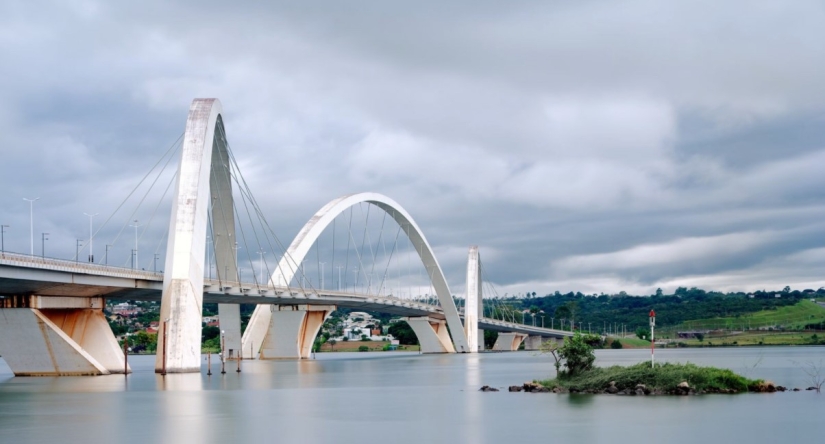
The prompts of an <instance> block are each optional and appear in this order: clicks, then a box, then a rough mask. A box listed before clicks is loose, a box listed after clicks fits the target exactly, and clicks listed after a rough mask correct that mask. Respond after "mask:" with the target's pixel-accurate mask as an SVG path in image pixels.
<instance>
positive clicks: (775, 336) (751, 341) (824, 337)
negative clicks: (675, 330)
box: [678, 330, 825, 347]
mask: <svg viewBox="0 0 825 444" xmlns="http://www.w3.org/2000/svg"><path fill="white" fill-rule="evenodd" d="M814 334H816V338H815V339H814ZM704 339H705V340H704V341H701V342H700V341H699V340H697V339H680V340H678V341H679V342H684V343H685V344H686V345H687V346H689V347H706V346H745V345H821V344H825V333H822V332H820V333H801V332H778V331H772V332H767V331H753V330H750V331H746V332H741V333H721V334H710V335H706V336H705V338H704Z"/></svg>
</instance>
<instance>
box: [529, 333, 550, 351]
mask: <svg viewBox="0 0 825 444" xmlns="http://www.w3.org/2000/svg"><path fill="white" fill-rule="evenodd" d="M546 341H548V339H545V338H542V337H541V336H528V337H527V338H526V339H525V340H524V349H525V350H532V351H536V350H541V344H542V343H544V342H546Z"/></svg>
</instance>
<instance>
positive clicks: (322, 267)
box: [321, 262, 327, 290]
mask: <svg viewBox="0 0 825 444" xmlns="http://www.w3.org/2000/svg"><path fill="white" fill-rule="evenodd" d="M326 264H327V263H326V262H321V290H323V289H324V269H325V267H324V266H325V265H326Z"/></svg>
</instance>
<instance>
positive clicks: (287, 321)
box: [250, 305, 335, 359]
mask: <svg viewBox="0 0 825 444" xmlns="http://www.w3.org/2000/svg"><path fill="white" fill-rule="evenodd" d="M271 307H272V316H271V317H270V319H269V329H268V332H267V335H266V336H265V337H264V339H263V344H261V348H260V350H261V353H260V359H309V358H310V357H311V354H312V345H313V344H314V343H315V337H316V336H318V331H319V330H320V329H321V325H323V323H324V321H325V320H326V319H327V318H328V317H329V315H330V314H332V312H333V311H335V306H333V305H272V306H271ZM252 346H253V344H250V347H252Z"/></svg>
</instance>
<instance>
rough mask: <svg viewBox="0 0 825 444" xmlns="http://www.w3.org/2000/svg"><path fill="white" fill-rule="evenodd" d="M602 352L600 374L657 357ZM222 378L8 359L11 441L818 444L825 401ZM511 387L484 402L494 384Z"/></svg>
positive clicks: (751, 359)
mask: <svg viewBox="0 0 825 444" xmlns="http://www.w3.org/2000/svg"><path fill="white" fill-rule="evenodd" d="M648 353H649V352H648V351H645V350H600V351H598V352H597V363H598V364H600V365H610V364H631V363H635V362H639V361H642V360H645V359H648V358H649V354H648ZM657 359H659V360H667V361H678V362H686V361H690V362H694V363H697V364H706V365H714V366H719V367H727V368H731V369H733V370H735V371H737V372H740V373H748V376H750V377H757V378H764V379H770V380H772V381H774V382H776V383H778V384H781V385H785V386H788V387H800V388H805V387H807V386H808V385H810V384H809V382H808V381H807V380H806V376H805V374H804V373H803V372H802V370H800V369H799V367H798V365H797V364H795V362H804V361H808V360H814V361H817V362H818V361H819V360H823V362H825V347H774V348H727V349H726V348H714V349H669V350H657ZM216 361H217V360H216V359H213V372H214V373H215V374H213V375H212V376H211V377H208V376H206V375H205V371H204V373H203V374H200V375H199V374H189V375H168V376H166V377H165V379H164V378H163V377H161V376H158V375H155V374H154V372H153V364H154V357H152V356H137V357H134V358H132V359H130V363H131V364H132V366H133V369H134V370H135V373H134V374H133V375H130V376H129V377H128V378H124V377H123V376H122V375H121V376H116V375H115V376H101V377H60V378H14V377H12V375H11V373H10V372H9V369H8V367H6V365H5V363H4V362H3V361H2V359H0V443H3V444H5V443H44V442H55V443H72V442H83V443H121V442H122V443H190V442H191V443H211V442H216V443H217V442H220V443H227V442H239V443H241V442H252V441H253V440H255V441H256V442H266V443H269V442H277V443H367V442H390V443H392V444H402V443H417V444H420V443H442V442H443V443H513V442H527V441H537V440H540V441H542V442H566V443H588V442H605V443H611V444H620V443H634V444H637V443H639V442H653V441H659V442H668V443H671V442H673V443H682V442H683V443H696V442H705V443H711V442H714V443H715V442H729V443H738V442H751V443H761V442H765V443H768V442H771V443H777V442H814V440H818V441H821V440H822V439H823V438H825V393H823V394H816V393H814V392H808V391H802V392H797V393H774V394H742V395H705V396H695V397H665V396H662V397H628V396H623V397H618V396H606V395H555V394H532V393H508V392H506V387H507V386H508V385H515V384H521V383H523V382H525V381H528V380H532V379H534V378H545V377H549V376H551V375H552V374H553V371H552V370H553V366H552V358H550V357H547V356H537V355H535V354H534V353H531V352H516V353H484V354H479V355H418V354H408V353H326V354H319V355H318V359H317V360H312V361H301V362H296V361H268V362H253V361H245V362H244V363H243V367H242V370H243V372H242V373H240V374H238V373H236V372H235V363H230V364H229V365H228V366H227V370H228V371H227V374H226V375H220V374H219V373H218V372H219V371H220V367H219V365H218V364H216ZM484 384H488V385H491V386H495V387H503V388H504V391H503V392H499V393H482V392H479V391H478V388H479V387H480V386H481V385H484Z"/></svg>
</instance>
